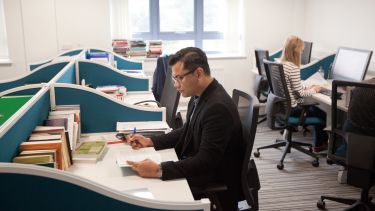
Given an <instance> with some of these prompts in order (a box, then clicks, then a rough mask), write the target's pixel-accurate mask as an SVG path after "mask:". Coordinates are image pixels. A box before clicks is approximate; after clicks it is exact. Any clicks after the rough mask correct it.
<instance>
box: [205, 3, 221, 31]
mask: <svg viewBox="0 0 375 211" xmlns="http://www.w3.org/2000/svg"><path fill="white" fill-rule="evenodd" d="M203 4H204V6H203V16H204V17H203V26H204V31H224V28H223V27H224V26H225V25H226V24H225V20H226V9H225V8H226V0H204V2H203Z"/></svg>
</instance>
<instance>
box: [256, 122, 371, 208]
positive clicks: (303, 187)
mask: <svg viewBox="0 0 375 211" xmlns="http://www.w3.org/2000/svg"><path fill="white" fill-rule="evenodd" d="M276 138H279V139H280V138H282V135H281V134H280V133H279V131H278V130H276V131H272V130H270V129H269V128H268V127H267V126H266V124H265V123H262V124H260V125H258V129H257V134H256V137H255V142H254V149H253V151H254V150H255V149H256V148H257V147H260V146H263V145H267V144H271V143H274V140H275V139H276ZM293 138H294V140H308V141H311V138H312V137H311V134H310V135H308V136H307V137H303V136H302V133H296V134H293ZM283 149H284V148H283V147H281V148H280V149H265V150H262V151H260V157H259V158H254V159H255V162H256V165H257V168H258V173H259V177H260V182H261V190H260V192H259V204H260V209H259V210H262V211H263V210H264V211H271V210H275V211H276V210H319V209H318V208H317V206H316V203H317V201H318V199H319V198H320V195H323V194H324V195H332V196H341V197H351V198H359V197H360V189H358V188H354V187H352V186H349V185H346V184H340V183H339V182H338V181H337V175H338V171H339V170H340V169H341V167H340V166H338V165H328V164H327V163H326V158H325V157H324V156H323V155H322V157H321V158H320V165H319V167H313V166H312V165H311V162H312V161H313V159H312V158H310V157H309V156H306V155H304V154H302V153H300V152H298V151H296V150H292V151H291V153H289V154H287V157H286V159H285V161H284V166H285V167H284V170H278V169H277V168H276V165H277V163H278V162H279V160H280V158H281V155H282V152H283ZM371 194H372V196H375V188H372V190H371ZM373 201H374V200H373ZM346 207H348V206H347V205H343V204H339V203H336V202H332V201H328V200H327V201H326V210H329V211H333V210H343V209H344V208H346Z"/></svg>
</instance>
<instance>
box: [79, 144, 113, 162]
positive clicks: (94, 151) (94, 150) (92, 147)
mask: <svg viewBox="0 0 375 211" xmlns="http://www.w3.org/2000/svg"><path fill="white" fill-rule="evenodd" d="M106 146H107V143H106V141H87V142H82V143H81V144H80V145H79V146H78V147H77V149H76V150H74V153H73V160H74V161H76V160H77V161H84V160H87V161H94V162H96V161H97V160H98V159H99V158H101V157H102V155H103V153H104V152H105V149H106Z"/></svg>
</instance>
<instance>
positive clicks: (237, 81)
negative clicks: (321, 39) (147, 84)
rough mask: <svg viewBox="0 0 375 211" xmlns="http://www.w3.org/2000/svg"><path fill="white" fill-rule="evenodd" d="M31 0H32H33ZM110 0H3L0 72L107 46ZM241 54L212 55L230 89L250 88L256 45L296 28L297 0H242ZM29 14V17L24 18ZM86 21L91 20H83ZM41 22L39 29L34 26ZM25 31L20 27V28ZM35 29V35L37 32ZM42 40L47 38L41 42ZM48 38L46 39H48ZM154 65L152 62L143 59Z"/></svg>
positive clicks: (272, 44)
mask: <svg viewBox="0 0 375 211" xmlns="http://www.w3.org/2000/svg"><path fill="white" fill-rule="evenodd" d="M31 2H32V3H31ZM108 2H109V1H108V0H95V1H94V0H54V1H50V0H33V1H30V0H5V5H4V6H5V10H6V21H7V26H8V27H7V28H9V29H8V37H9V38H11V39H9V48H10V54H11V60H12V61H13V64H12V65H11V66H9V67H4V66H0V77H1V79H3V78H9V77H11V76H16V75H20V74H22V73H24V72H25V71H26V69H27V68H26V63H27V62H34V61H39V60H44V59H47V58H51V57H53V56H55V55H56V54H57V53H58V52H60V51H61V50H62V49H64V48H76V47H82V46H96V47H101V48H108V47H109V46H110V24H109V18H110V17H109V4H108ZM242 8H243V9H244V11H243V13H244V16H245V18H244V22H243V23H240V24H242V25H243V26H242V27H243V29H244V36H243V37H242V39H243V46H242V47H243V48H244V49H245V51H244V52H245V53H244V55H240V56H239V57H238V56H237V57H234V58H233V57H227V58H210V59H209V63H210V66H211V67H212V69H213V71H212V75H213V76H214V77H216V78H217V79H218V80H219V81H220V82H221V83H222V84H223V85H224V87H225V88H226V90H227V91H228V92H229V93H232V90H233V89H234V88H237V89H241V90H244V91H246V92H249V93H252V92H253V83H254V82H253V81H254V75H253V73H252V71H251V70H252V68H253V67H254V66H255V65H254V64H253V57H254V53H253V52H254V47H259V48H265V49H269V50H270V51H271V52H272V51H274V50H276V49H279V48H281V47H282V44H283V42H284V40H285V38H286V37H287V36H288V35H290V34H300V31H301V30H300V29H302V25H303V22H302V20H303V18H299V17H300V15H301V14H302V13H303V8H304V5H303V1H301V0H283V1H280V0H244V1H243V7H242ZM26 18H27V20H26ZM88 22H90V24H87V23H88ZM36 26H38V27H42V28H43V30H42V32H43V33H42V32H40V31H37V30H36ZM23 31H24V32H23ZM38 35H39V36H38ZM44 41H46V42H44ZM46 43H47V44H46ZM145 66H146V69H148V70H151V71H152V70H153V69H154V68H155V66H156V64H155V62H152V61H151V62H146V65H145Z"/></svg>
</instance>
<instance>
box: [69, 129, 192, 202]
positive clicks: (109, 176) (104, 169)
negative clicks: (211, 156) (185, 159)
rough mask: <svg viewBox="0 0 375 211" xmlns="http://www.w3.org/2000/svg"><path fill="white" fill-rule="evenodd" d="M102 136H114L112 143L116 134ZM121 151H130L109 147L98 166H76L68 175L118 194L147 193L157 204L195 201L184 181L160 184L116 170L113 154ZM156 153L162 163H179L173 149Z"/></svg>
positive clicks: (124, 146) (129, 171)
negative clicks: (173, 161)
mask: <svg viewBox="0 0 375 211" xmlns="http://www.w3.org/2000/svg"><path fill="white" fill-rule="evenodd" d="M99 134H100V133H97V134H92V135H91V136H90V138H91V137H93V135H96V137H98V136H99V137H100V135H99ZM103 134H105V136H106V137H108V136H111V135H113V139H114V140H115V137H114V135H115V134H116V133H103ZM83 136H85V135H83ZM86 136H87V135H86ZM107 139H108V138H107ZM124 150H125V151H126V150H128V151H129V152H131V151H132V149H131V147H130V146H129V145H127V144H122V143H121V144H108V145H107V151H106V152H105V153H104V155H103V158H102V159H101V160H99V161H98V162H97V163H84V162H76V163H74V165H73V166H72V167H70V168H69V170H68V171H70V172H72V173H73V174H76V175H79V176H82V177H84V178H87V179H90V180H93V181H95V182H97V183H100V184H102V185H105V186H107V187H110V188H113V189H115V190H118V191H121V192H125V191H131V190H137V189H147V190H148V191H150V192H151V193H152V195H153V197H154V198H155V199H157V200H165V201H178V202H191V201H194V198H193V195H192V193H191V191H190V188H189V185H188V183H187V181H186V179H177V180H170V181H162V180H161V179H150V178H142V177H140V176H138V175H137V174H136V173H135V172H134V171H133V170H132V169H131V168H129V167H122V168H121V167H119V166H118V165H117V164H116V154H117V153H118V152H119V151H124ZM158 152H159V153H160V155H161V158H162V160H163V161H168V160H178V159H177V156H176V153H175V151H174V149H167V150H161V151H158Z"/></svg>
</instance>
